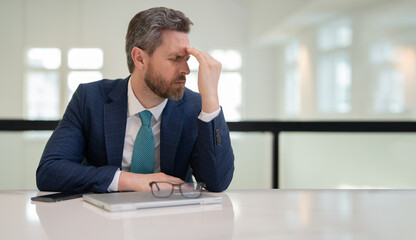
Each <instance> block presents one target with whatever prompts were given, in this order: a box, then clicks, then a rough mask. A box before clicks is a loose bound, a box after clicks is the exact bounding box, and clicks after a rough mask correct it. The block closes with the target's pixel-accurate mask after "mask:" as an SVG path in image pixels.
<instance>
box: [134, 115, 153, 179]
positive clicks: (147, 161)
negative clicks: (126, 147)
mask: <svg viewBox="0 0 416 240" xmlns="http://www.w3.org/2000/svg"><path fill="white" fill-rule="evenodd" d="M139 117H140V120H141V121H142V126H141V127H140V130H139V132H138V133H137V136H136V140H135V142H134V147H133V154H132V157H131V166H130V172H134V173H153V165H154V161H155V138H154V136H153V132H152V128H151V127H150V119H151V117H152V113H151V112H149V111H148V110H144V111H142V112H139Z"/></svg>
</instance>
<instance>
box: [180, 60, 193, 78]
mask: <svg viewBox="0 0 416 240" xmlns="http://www.w3.org/2000/svg"><path fill="white" fill-rule="evenodd" d="M180 71H181V75H188V74H189V73H190V72H191V70H190V69H189V66H188V62H187V61H183V63H182V64H181V69H180Z"/></svg>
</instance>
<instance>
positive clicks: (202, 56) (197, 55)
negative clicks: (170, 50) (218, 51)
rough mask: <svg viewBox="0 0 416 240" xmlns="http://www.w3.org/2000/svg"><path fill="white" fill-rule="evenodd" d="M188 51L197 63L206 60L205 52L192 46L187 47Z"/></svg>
mask: <svg viewBox="0 0 416 240" xmlns="http://www.w3.org/2000/svg"><path fill="white" fill-rule="evenodd" d="M187 51H188V53H189V54H191V55H192V56H194V57H195V58H196V60H197V61H198V62H199V63H202V62H206V56H205V55H206V53H204V52H202V51H200V50H198V49H196V48H194V47H192V48H188V49H187Z"/></svg>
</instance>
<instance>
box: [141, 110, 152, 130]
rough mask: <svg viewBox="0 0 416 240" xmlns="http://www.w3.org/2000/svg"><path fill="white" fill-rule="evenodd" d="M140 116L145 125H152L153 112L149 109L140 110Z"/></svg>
mask: <svg viewBox="0 0 416 240" xmlns="http://www.w3.org/2000/svg"><path fill="white" fill-rule="evenodd" d="M139 117H140V120H141V121H142V125H143V126H146V127H150V119H151V118H152V113H151V112H149V111H148V110H144V111H141V112H139Z"/></svg>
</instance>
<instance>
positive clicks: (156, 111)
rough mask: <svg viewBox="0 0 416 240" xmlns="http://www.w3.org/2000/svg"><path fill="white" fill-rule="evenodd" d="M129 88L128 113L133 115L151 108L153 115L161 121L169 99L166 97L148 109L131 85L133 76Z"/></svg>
mask: <svg viewBox="0 0 416 240" xmlns="http://www.w3.org/2000/svg"><path fill="white" fill-rule="evenodd" d="M127 88H128V90H127V99H128V100H127V101H128V113H127V114H128V116H129V117H131V116H133V115H136V114H137V113H139V112H141V111H144V110H149V111H150V112H151V113H152V115H153V117H154V118H155V119H156V121H159V119H160V117H161V115H162V112H163V109H165V106H166V104H167V103H168V99H165V100H164V101H163V102H161V103H160V104H159V105H157V106H155V107H153V108H150V109H146V108H145V107H143V105H142V104H141V103H140V101H139V100H138V99H137V98H136V96H135V95H134V92H133V88H132V86H131V77H130V79H129V83H128V87H127Z"/></svg>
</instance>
